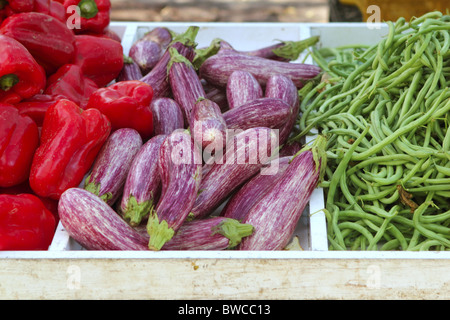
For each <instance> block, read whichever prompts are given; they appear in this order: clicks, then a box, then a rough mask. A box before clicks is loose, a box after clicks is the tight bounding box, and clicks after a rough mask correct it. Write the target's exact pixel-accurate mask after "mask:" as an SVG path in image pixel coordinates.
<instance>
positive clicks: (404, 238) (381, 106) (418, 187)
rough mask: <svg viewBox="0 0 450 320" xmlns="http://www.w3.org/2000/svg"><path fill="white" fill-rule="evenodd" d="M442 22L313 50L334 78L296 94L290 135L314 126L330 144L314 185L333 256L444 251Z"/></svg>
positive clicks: (447, 143)
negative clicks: (320, 193) (321, 193)
mask: <svg viewBox="0 0 450 320" xmlns="http://www.w3.org/2000/svg"><path fill="white" fill-rule="evenodd" d="M442 17H443V15H442V13H439V12H431V13H429V14H425V15H423V16H421V17H418V18H414V19H412V20H411V21H410V22H408V23H407V22H406V21H405V19H403V18H401V19H398V20H397V21H396V22H395V23H393V22H387V25H388V27H389V32H388V34H387V37H385V38H383V39H381V41H379V42H378V43H377V44H374V45H372V46H369V47H364V48H363V47H359V48H357V47H356V46H354V47H353V48H348V47H347V48H333V49H324V50H320V52H316V53H317V54H316V56H317V59H318V60H319V61H318V64H320V65H323V66H325V67H326V69H324V70H325V71H326V72H328V71H329V73H330V74H331V75H332V76H333V75H336V81H335V82H328V83H327V85H324V86H323V87H322V89H321V90H320V91H314V90H312V91H314V92H312V93H311V92H308V93H306V92H303V93H302V97H304V99H303V101H302V104H301V110H302V112H303V116H304V119H299V121H298V122H299V124H300V126H299V128H300V131H299V132H295V134H294V136H293V139H299V138H301V137H302V136H303V135H306V134H309V133H310V132H311V130H312V129H314V128H316V129H317V130H318V132H320V133H322V134H324V135H326V137H327V139H328V141H327V146H326V147H327V152H326V153H327V156H328V160H329V161H328V167H327V168H326V170H325V179H324V181H323V182H321V186H322V187H323V188H324V189H325V195H326V197H325V200H326V201H325V206H326V209H327V212H328V213H327V214H326V219H327V222H328V226H327V232H328V240H329V244H330V248H331V249H333V250H346V249H350V250H378V249H379V250H397V249H400V250H449V249H450V245H449V243H450V204H449V201H448V198H449V197H450V130H449V127H450V123H449V115H450V90H448V87H449V85H450V51H449V48H450V34H449V32H448V31H449V30H450V24H449V23H448V21H447V20H445V19H442ZM441 19H442V20H441ZM313 58H314V57H313ZM311 87H312V86H311ZM331 88H333V89H331ZM324 90H330V91H329V92H330V94H321V93H323V91H324ZM306 97H308V98H307V99H306ZM304 111H307V112H306V115H305V112H304ZM399 186H401V187H399ZM409 197H411V198H409ZM408 201H409V202H408ZM413 202H415V203H417V205H415V204H414V203H413Z"/></svg>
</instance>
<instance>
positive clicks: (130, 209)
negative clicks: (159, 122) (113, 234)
mask: <svg viewBox="0 0 450 320" xmlns="http://www.w3.org/2000/svg"><path fill="white" fill-rule="evenodd" d="M165 138H166V135H162V134H161V135H157V136H154V137H152V138H151V139H150V140H148V141H147V142H146V143H145V144H144V145H143V146H142V147H141V149H140V150H139V152H138V153H137V154H136V156H135V157H134V160H133V162H132V163H131V166H130V170H129V171H128V175H127V179H126V181H125V186H124V188H123V194H122V200H121V202H120V210H119V212H120V213H121V214H122V216H123V218H124V219H125V220H127V221H128V222H129V223H130V225H131V226H137V225H139V224H140V223H141V221H142V220H143V219H144V218H146V217H147V216H148V214H149V213H150V210H151V208H152V206H154V205H155V204H156V203H157V202H158V199H159V194H160V191H161V177H160V174H159V166H158V158H159V149H160V147H161V144H162V142H163V141H164V139H165Z"/></svg>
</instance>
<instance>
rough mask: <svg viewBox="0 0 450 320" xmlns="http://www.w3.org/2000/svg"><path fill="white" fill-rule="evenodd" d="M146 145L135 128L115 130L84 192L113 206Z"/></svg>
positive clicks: (103, 149) (98, 159) (99, 155)
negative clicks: (143, 145)
mask: <svg viewBox="0 0 450 320" xmlns="http://www.w3.org/2000/svg"><path fill="white" fill-rule="evenodd" d="M142 143H143V142H142V138H141V135H140V134H139V132H137V131H136V130H135V129H132V128H121V129H118V130H116V131H114V132H113V133H112V134H111V135H110V136H109V137H108V139H107V140H106V142H105V144H104V145H103V147H102V149H101V150H100V152H99V154H98V156H97V158H96V160H95V162H94V164H93V166H92V170H91V172H90V174H89V175H88V177H87V178H86V180H85V185H84V189H86V190H88V191H90V192H92V193H94V194H95V195H97V196H99V197H100V198H101V199H103V200H104V201H105V202H106V203H107V204H109V205H110V206H112V205H113V204H114V203H115V202H116V200H117V199H118V198H119V197H120V195H121V193H122V190H123V186H124V184H125V180H126V178H127V175H128V171H129V170H130V166H131V163H132V161H133V159H134V157H135V155H136V154H137V153H138V151H139V149H140V148H141V147H142Z"/></svg>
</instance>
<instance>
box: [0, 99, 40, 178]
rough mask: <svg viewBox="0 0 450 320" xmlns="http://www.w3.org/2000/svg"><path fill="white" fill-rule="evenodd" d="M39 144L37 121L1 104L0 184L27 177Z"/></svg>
mask: <svg viewBox="0 0 450 320" xmlns="http://www.w3.org/2000/svg"><path fill="white" fill-rule="evenodd" d="M38 144H39V131H38V127H37V125H36V123H35V122H34V121H33V120H32V119H31V118H30V117H28V116H26V115H21V114H19V110H18V109H17V108H15V107H14V106H12V105H7V104H0V187H10V186H14V185H18V184H20V183H22V182H24V181H26V180H27V179H28V175H29V173H30V167H31V162H32V160H33V156H34V152H35V151H36V148H37V147H38Z"/></svg>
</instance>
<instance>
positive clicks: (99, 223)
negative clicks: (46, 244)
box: [58, 188, 148, 250]
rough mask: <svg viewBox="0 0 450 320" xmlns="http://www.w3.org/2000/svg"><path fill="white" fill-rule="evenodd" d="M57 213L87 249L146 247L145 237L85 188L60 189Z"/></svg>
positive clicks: (69, 230)
mask: <svg viewBox="0 0 450 320" xmlns="http://www.w3.org/2000/svg"><path fill="white" fill-rule="evenodd" d="M58 214H59V218H60V221H61V223H62V225H63V227H64V228H65V229H66V231H67V232H68V234H69V235H70V236H71V237H72V238H73V239H75V240H76V241H77V242H78V243H79V244H80V245H82V246H83V247H84V248H85V249H87V250H148V246H147V239H146V237H143V236H142V235H140V234H139V233H138V232H137V231H136V230H134V229H133V228H132V227H131V226H130V225H128V223H127V222H126V221H125V220H123V219H122V217H121V216H120V215H118V214H117V213H116V212H115V211H114V210H113V209H112V208H111V207H110V206H108V204H106V203H105V202H104V201H103V200H102V199H100V198H99V197H98V196H96V195H95V194H93V193H91V192H89V191H87V190H84V189H81V188H70V189H67V190H66V191H64V192H63V194H62V195H61V198H60V199H59V202H58Z"/></svg>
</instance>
